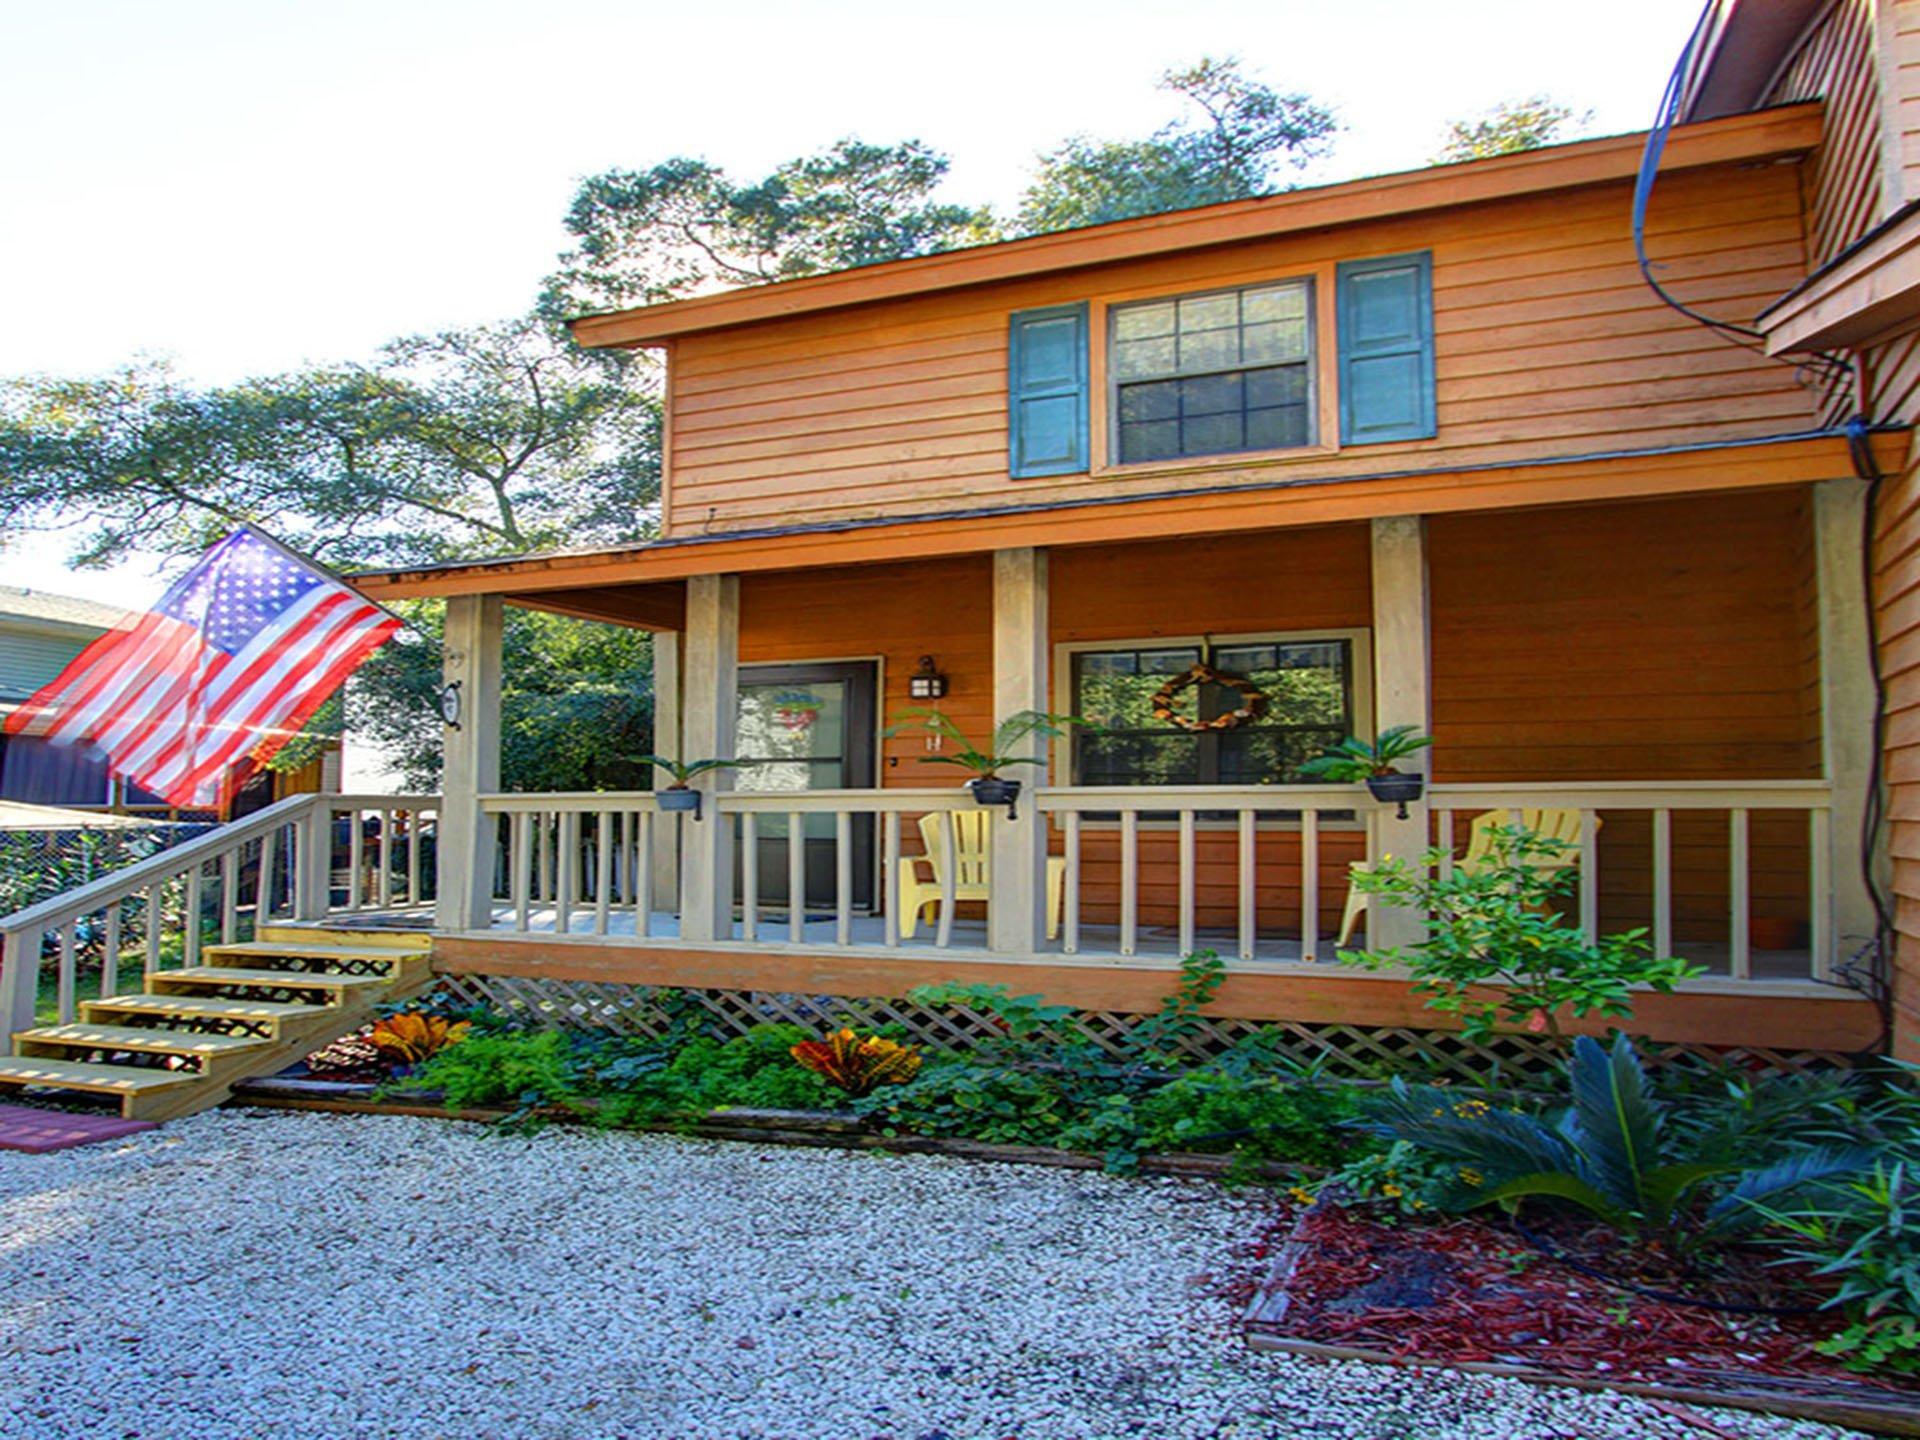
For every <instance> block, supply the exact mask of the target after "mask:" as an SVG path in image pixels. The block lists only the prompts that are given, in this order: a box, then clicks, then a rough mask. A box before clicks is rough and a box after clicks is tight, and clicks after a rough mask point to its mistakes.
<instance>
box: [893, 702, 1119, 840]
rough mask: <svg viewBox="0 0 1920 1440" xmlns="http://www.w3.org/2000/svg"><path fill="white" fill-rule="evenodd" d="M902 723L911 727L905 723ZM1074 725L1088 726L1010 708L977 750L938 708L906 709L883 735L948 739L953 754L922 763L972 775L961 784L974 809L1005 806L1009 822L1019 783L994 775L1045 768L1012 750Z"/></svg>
mask: <svg viewBox="0 0 1920 1440" xmlns="http://www.w3.org/2000/svg"><path fill="white" fill-rule="evenodd" d="M907 721H913V722H916V723H914V724H911V725H910V724H908V723H906V722H907ZM1074 725H1079V726H1082V727H1083V728H1092V727H1090V726H1088V725H1087V722H1086V721H1085V720H1082V719H1080V718H1079V717H1078V716H1076V715H1049V714H1048V713H1047V712H1046V711H1044V710H1016V711H1014V712H1013V714H1011V715H1009V716H1007V718H1006V719H1004V720H1002V721H1001V722H1000V723H999V724H998V725H996V726H994V727H993V734H992V736H991V737H989V738H988V740H987V743H986V746H985V748H984V749H983V748H981V747H979V746H977V745H975V744H974V743H973V742H972V741H971V740H969V739H968V738H967V735H966V732H965V731H963V730H962V729H961V728H960V727H959V726H958V725H956V724H954V723H953V721H952V720H950V719H948V718H947V717H946V716H945V715H943V714H941V713H940V712H939V711H938V710H908V711H905V712H903V720H902V721H901V722H900V723H897V724H895V725H894V726H892V727H891V728H890V729H889V730H888V731H887V734H888V735H897V734H899V733H900V731H902V730H905V729H924V730H927V731H929V732H931V733H932V734H933V735H935V736H937V737H939V738H940V739H941V740H943V741H944V740H951V741H953V742H954V744H955V745H957V746H958V747H959V748H958V749H957V750H955V751H954V752H953V753H952V754H944V753H943V754H938V755H929V756H927V757H926V758H927V759H928V761H930V762H931V763H933V764H935V765H957V766H959V767H960V768H961V769H962V770H970V771H972V772H973V778H972V779H971V780H969V781H967V782H966V783H967V788H968V789H969V790H971V791H972V792H973V798H974V802H975V803H976V804H980V805H1004V806H1006V807H1007V817H1008V818H1009V819H1013V818H1015V813H1016V812H1015V805H1016V803H1017V802H1018V800H1019V799H1020V781H1019V780H1018V779H1016V778H1014V777H1012V776H1008V775H1002V774H1001V773H1000V772H1001V771H1002V770H1004V769H1006V768H1007V767H1008V766H1010V765H1044V764H1046V756H1045V754H1044V753H1042V754H1039V755H1019V754H1015V753H1014V752H1015V751H1016V750H1018V749H1019V748H1020V747H1021V746H1022V745H1025V744H1027V743H1028V742H1029V741H1033V740H1043V741H1045V740H1057V739H1059V738H1060V737H1061V736H1063V735H1065V734H1066V733H1067V730H1068V727H1070V726H1074Z"/></svg>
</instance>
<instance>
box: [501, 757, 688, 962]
mask: <svg viewBox="0 0 1920 1440" xmlns="http://www.w3.org/2000/svg"><path fill="white" fill-rule="evenodd" d="M480 814H481V817H482V820H483V822H484V823H483V824H482V826H481V834H482V837H483V842H490V843H491V844H492V845H493V847H494V857H495V859H494V864H493V867H492V873H493V882H492V890H491V894H490V898H491V899H492V901H493V905H494V908H495V909H496V911H497V910H499V909H500V908H501V907H503V906H504V907H505V911H506V918H507V923H508V925H509V926H510V928H512V929H514V930H517V931H530V930H532V929H534V928H535V921H536V919H544V920H547V921H549V922H550V923H551V927H552V929H553V930H554V931H556V932H557V933H559V934H563V935H564V934H571V933H573V932H574V929H575V926H574V919H575V917H576V916H577V915H580V914H585V915H586V916H587V917H588V931H587V933H589V934H592V935H609V934H613V933H615V930H616V928H618V922H619V919H620V917H622V916H627V917H630V918H631V920H632V922H633V929H632V931H631V933H632V935H633V936H634V938H636V939H641V940H645V939H647V938H649V937H650V936H652V935H654V934H655V933H656V927H657V924H658V919H657V915H656V909H655V906H656V901H658V902H661V903H664V904H665V905H666V906H667V908H668V911H669V912H670V913H671V912H675V911H677V909H678V901H677V897H675V896H672V895H659V896H656V888H657V887H656V876H657V875H658V874H659V873H660V869H659V859H660V852H661V849H662V848H663V847H665V848H667V849H669V850H670V849H671V847H672V846H673V844H674V839H675V836H674V831H673V828H672V826H673V822H674V820H675V818H676V817H675V816H673V815H671V814H668V813H666V812H664V811H662V810H661V809H660V808H659V806H658V805H656V804H655V803H654V797H653V793H652V792H651V791H647V790H627V791H599V790H587V791H576V792H573V793H556V794H551V795H534V794H494V795H482V796H481V797H480ZM542 928H544V926H543V927H542Z"/></svg>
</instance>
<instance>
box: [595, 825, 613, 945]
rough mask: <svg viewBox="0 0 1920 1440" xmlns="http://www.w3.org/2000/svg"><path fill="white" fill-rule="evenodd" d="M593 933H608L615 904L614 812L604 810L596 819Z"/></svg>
mask: <svg viewBox="0 0 1920 1440" xmlns="http://www.w3.org/2000/svg"><path fill="white" fill-rule="evenodd" d="M593 834H594V843H595V849H594V852H593V933H594V934H596V935H604V934H606V933H607V909H608V907H609V906H611V905H612V904H613V849H614V834H613V812H612V811H611V810H602V811H599V812H598V813H597V815H596V816H595V819H594V827H593Z"/></svg>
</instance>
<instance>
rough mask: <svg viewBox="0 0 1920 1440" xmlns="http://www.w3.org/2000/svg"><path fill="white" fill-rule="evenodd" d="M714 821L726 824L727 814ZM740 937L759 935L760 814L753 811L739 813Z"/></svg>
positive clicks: (751, 938)
mask: <svg viewBox="0 0 1920 1440" xmlns="http://www.w3.org/2000/svg"><path fill="white" fill-rule="evenodd" d="M714 823H715V824H718V825H724V824H726V823H727V822H726V817H725V816H718V815H717V816H715V817H714ZM740 938H741V939H743V940H758V939H759V938H760V817H759V816H757V815H756V814H754V812H753V811H751V810H745V811H742V812H741V815H740Z"/></svg>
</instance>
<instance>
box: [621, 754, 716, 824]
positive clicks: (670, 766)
mask: <svg viewBox="0 0 1920 1440" xmlns="http://www.w3.org/2000/svg"><path fill="white" fill-rule="evenodd" d="M639 763H640V764H642V765H652V766H654V767H656V768H657V769H661V770H664V771H666V772H667V773H668V774H669V775H671V776H673V783H672V784H671V785H669V786H667V788H666V789H664V790H656V791H654V794H653V803H654V804H656V805H658V806H659V807H660V808H661V809H662V810H664V811H668V812H670V813H679V812H683V811H692V812H693V818H694V819H696V820H698V819H699V818H700V792H699V791H698V790H695V789H694V788H693V787H692V786H691V785H690V784H688V783H687V782H688V781H690V780H692V779H693V778H694V777H695V776H697V775H704V774H706V773H707V772H708V771H709V770H730V769H732V768H733V767H734V766H736V765H738V764H739V763H740V762H739V761H738V760H675V759H672V758H671V757H669V756H666V755H642V756H640V757H639Z"/></svg>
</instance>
